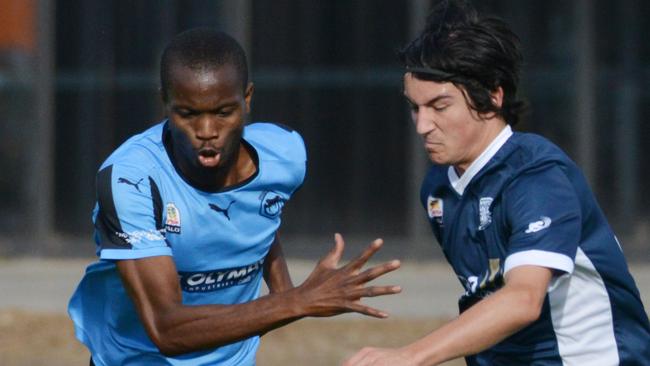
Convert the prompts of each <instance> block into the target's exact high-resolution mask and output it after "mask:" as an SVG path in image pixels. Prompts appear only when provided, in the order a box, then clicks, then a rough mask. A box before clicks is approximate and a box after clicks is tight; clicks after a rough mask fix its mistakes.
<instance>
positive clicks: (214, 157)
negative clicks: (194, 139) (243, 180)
mask: <svg viewBox="0 0 650 366" xmlns="http://www.w3.org/2000/svg"><path fill="white" fill-rule="evenodd" d="M198 157H199V163H200V164H201V165H202V166H204V167H206V168H214V167H216V166H217V165H219V161H220V160H221V152H220V151H219V150H216V149H213V148H209V147H208V148H202V149H201V150H199V155H198Z"/></svg>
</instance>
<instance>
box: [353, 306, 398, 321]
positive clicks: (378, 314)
mask: <svg viewBox="0 0 650 366" xmlns="http://www.w3.org/2000/svg"><path fill="white" fill-rule="evenodd" d="M348 309H350V311H352V312H355V313H359V314H363V315H367V316H371V317H373V318H379V319H385V318H388V313H387V312H385V311H383V310H379V309H375V308H373V307H370V306H367V305H363V304H361V303H359V302H352V303H350V305H348Z"/></svg>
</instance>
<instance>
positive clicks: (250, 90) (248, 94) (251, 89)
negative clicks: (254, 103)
mask: <svg viewBox="0 0 650 366" xmlns="http://www.w3.org/2000/svg"><path fill="white" fill-rule="evenodd" d="M254 91H255V87H254V86H253V83H248V86H246V92H245V94H244V101H245V102H246V113H247V114H248V113H250V112H251V100H252V99H253V92H254Z"/></svg>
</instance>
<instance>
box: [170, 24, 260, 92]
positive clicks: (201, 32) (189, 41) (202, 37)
mask: <svg viewBox="0 0 650 366" xmlns="http://www.w3.org/2000/svg"><path fill="white" fill-rule="evenodd" d="M223 65H232V66H234V67H235V69H236V70H237V72H238V73H239V78H240V80H241V82H242V87H243V90H246V87H247V85H248V63H247V61H246V53H245V52H244V49H243V48H242V47H241V45H240V44H239V43H238V42H237V41H236V40H235V39H234V38H232V37H231V36H229V35H228V34H226V33H224V32H221V31H218V30H216V29H213V28H207V27H201V28H192V29H189V30H186V31H184V32H182V33H179V34H177V35H176V36H175V37H174V38H172V40H171V41H170V42H169V44H168V45H167V47H165V50H164V51H163V54H162V57H161V59H160V90H161V93H162V98H163V102H165V103H167V102H168V101H169V94H168V90H169V87H170V82H171V80H170V78H171V70H172V67H174V66H184V67H188V68H190V69H192V70H197V71H198V70H205V69H208V70H209V69H216V68H219V67H221V66H223Z"/></svg>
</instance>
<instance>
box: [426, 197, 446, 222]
mask: <svg viewBox="0 0 650 366" xmlns="http://www.w3.org/2000/svg"><path fill="white" fill-rule="evenodd" d="M443 209H444V202H443V200H442V198H438V197H433V196H429V198H427V214H428V215H429V218H430V219H431V220H436V222H438V223H439V224H441V223H442V216H443V214H444V211H443Z"/></svg>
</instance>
